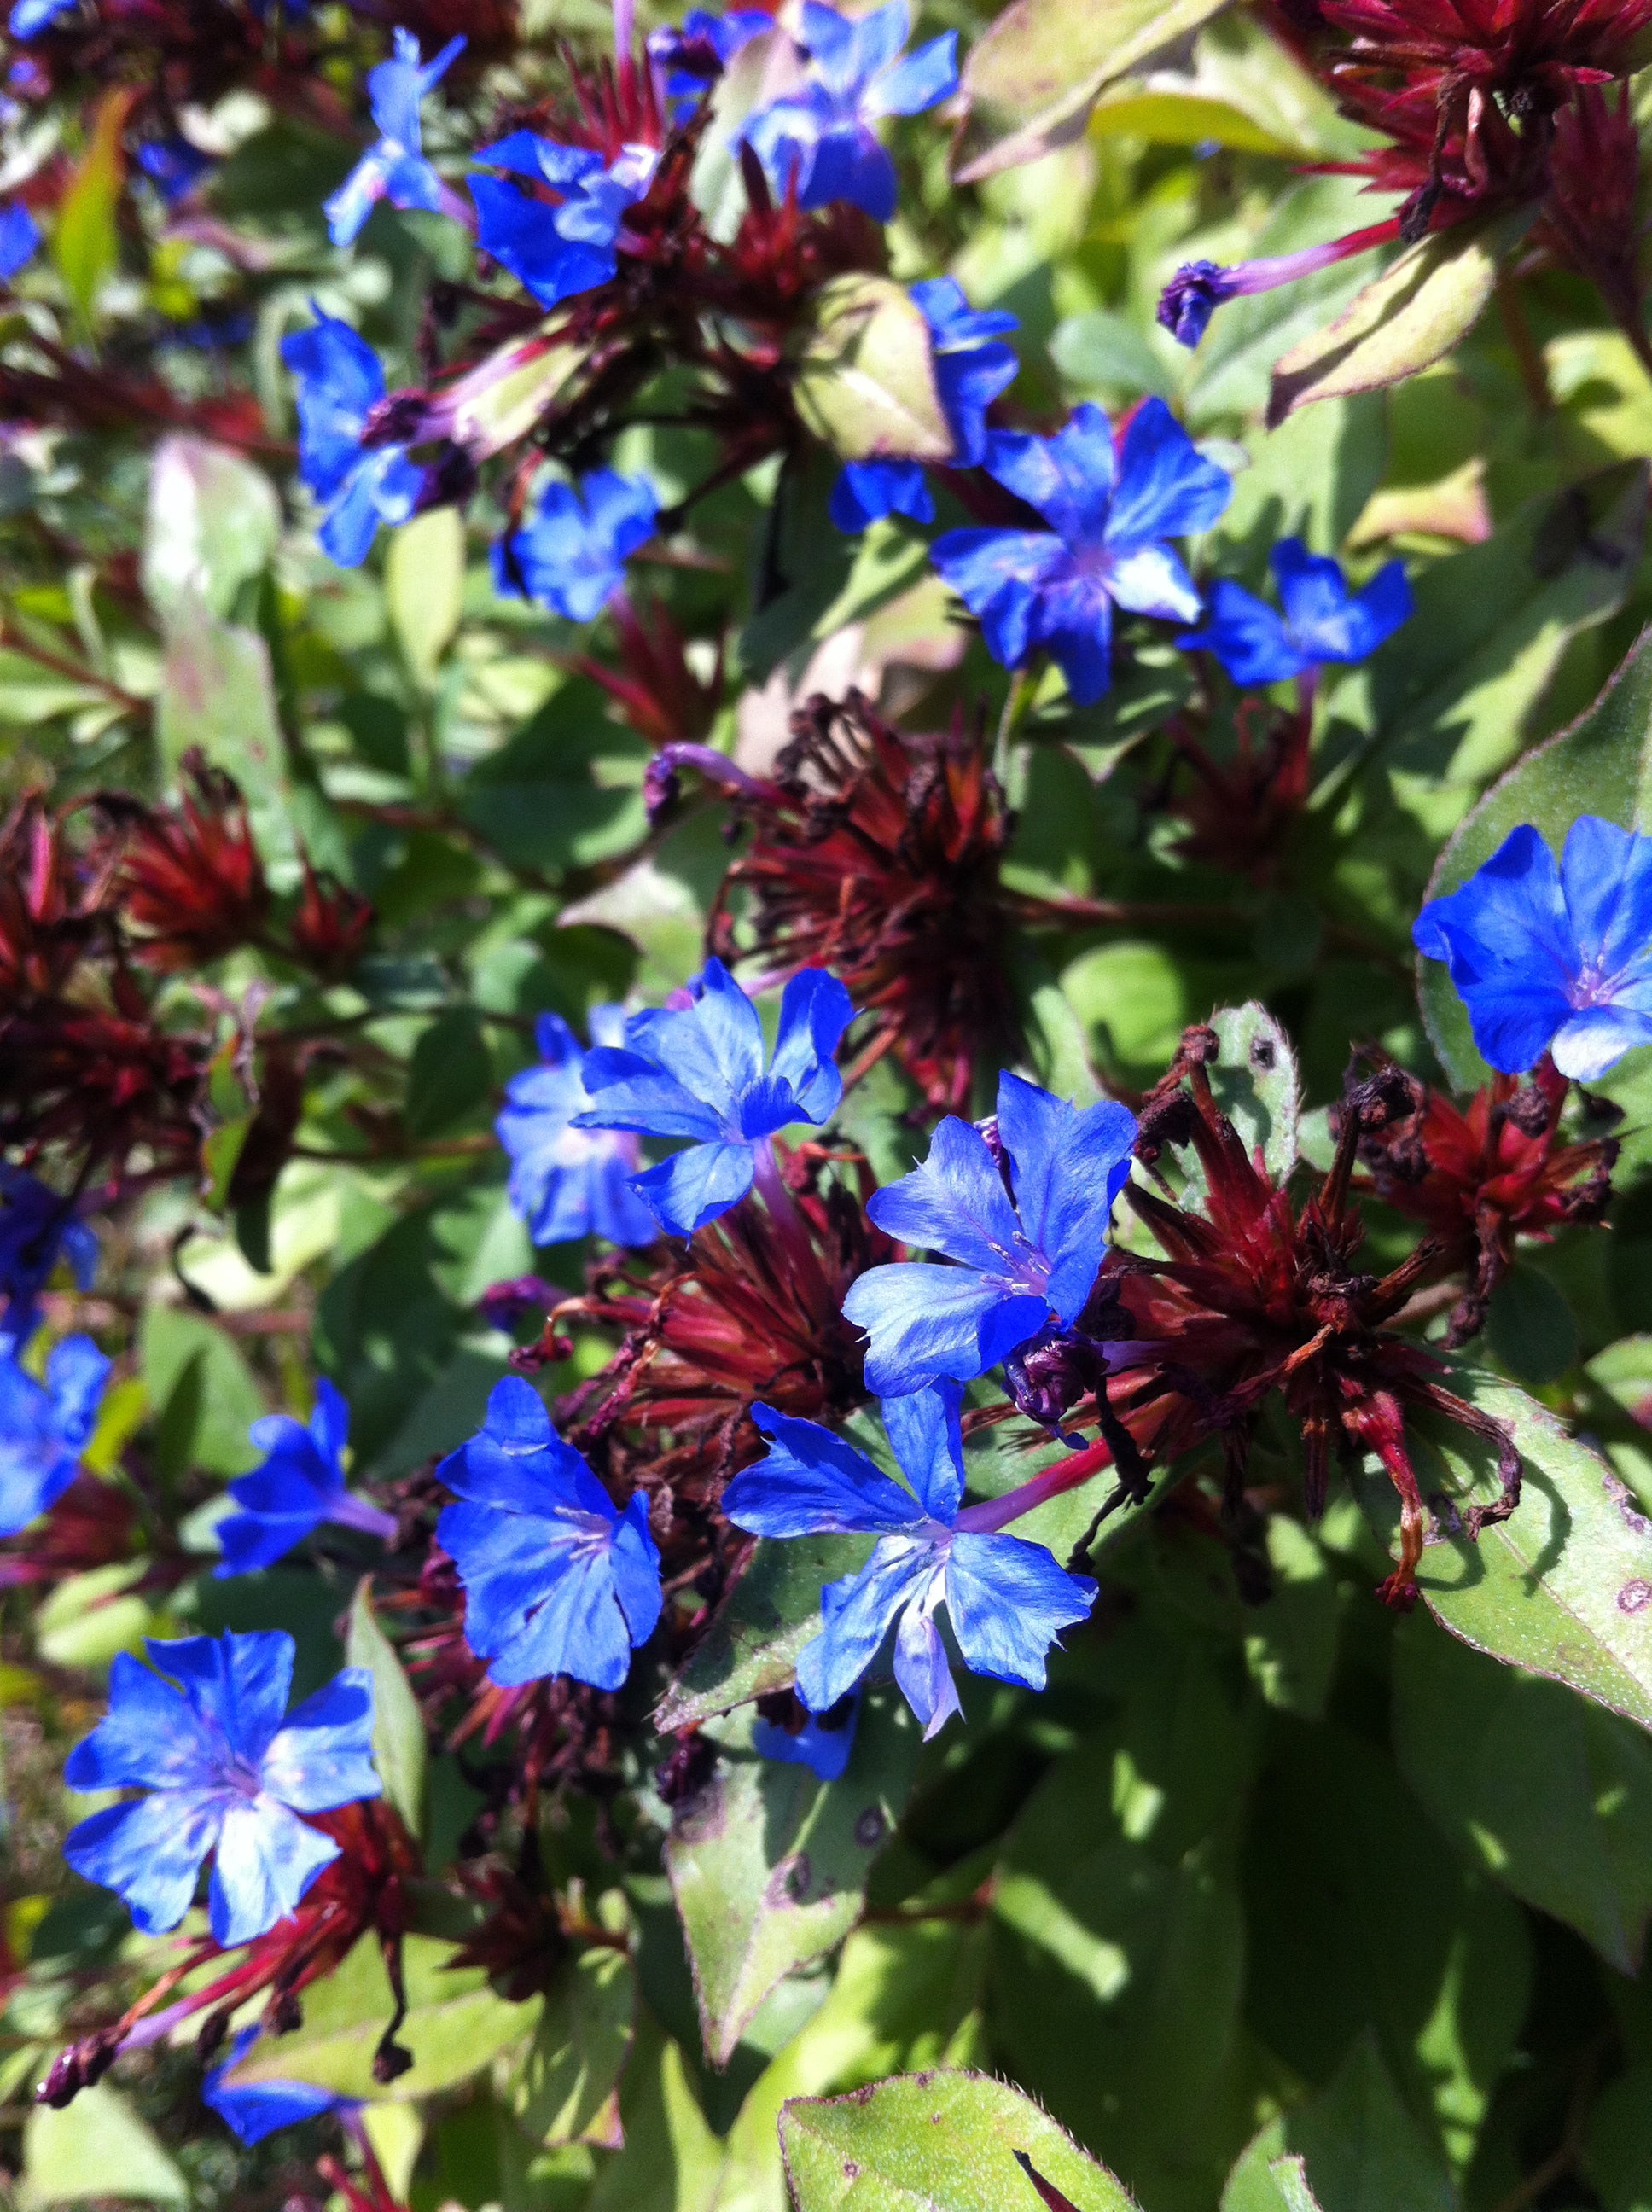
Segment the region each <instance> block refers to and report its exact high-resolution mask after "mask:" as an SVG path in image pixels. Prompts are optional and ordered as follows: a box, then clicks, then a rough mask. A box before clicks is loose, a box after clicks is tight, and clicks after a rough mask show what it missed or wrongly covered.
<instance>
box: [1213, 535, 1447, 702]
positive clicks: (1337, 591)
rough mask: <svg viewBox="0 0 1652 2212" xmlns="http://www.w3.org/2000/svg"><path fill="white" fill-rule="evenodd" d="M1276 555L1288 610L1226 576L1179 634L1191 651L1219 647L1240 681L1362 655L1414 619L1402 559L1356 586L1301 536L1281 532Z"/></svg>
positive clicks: (1266, 679) (1273, 677) (1271, 678)
mask: <svg viewBox="0 0 1652 2212" xmlns="http://www.w3.org/2000/svg"><path fill="white" fill-rule="evenodd" d="M1272 561H1273V574H1274V575H1275V576H1276V577H1277V578H1278V585H1279V599H1280V604H1281V605H1283V607H1284V609H1285V612H1284V614H1283V615H1278V614H1275V612H1274V611H1273V609H1272V607H1271V606H1269V605H1267V604H1266V601H1265V600H1262V599H1258V598H1257V597H1256V595H1255V593H1254V592H1248V591H1247V590H1246V589H1245V587H1244V586H1243V585H1242V584H1236V583H1234V582H1233V581H1232V580H1231V579H1230V578H1229V577H1225V576H1224V577H1223V578H1222V579H1221V580H1219V581H1218V583H1217V584H1216V585H1214V586H1212V592H1211V606H1210V612H1209V613H1208V614H1207V615H1206V618H1205V621H1204V623H1203V625H1202V626H1201V627H1200V629H1194V630H1189V631H1187V633H1186V635H1184V636H1182V637H1181V638H1180V639H1178V640H1177V642H1178V644H1180V645H1181V647H1183V648H1184V649H1185V650H1186V651H1187V652H1192V651H1193V650H1194V649H1195V648H1196V647H1203V648H1204V650H1205V651H1206V652H1209V653H1214V654H1215V655H1216V657H1217V659H1218V660H1219V661H1220V662H1221V664H1222V665H1223V667H1224V668H1225V669H1226V670H1227V671H1228V674H1229V675H1230V677H1232V678H1233V680H1234V682H1235V683H1236V684H1277V683H1278V682H1279V681H1280V680H1281V679H1282V678H1285V677H1290V676H1305V675H1306V674H1307V673H1308V671H1309V669H1311V668H1317V667H1319V666H1321V664H1322V663H1324V662H1325V661H1327V660H1364V659H1365V658H1366V656H1367V655H1368V654H1369V653H1375V652H1376V648H1377V647H1378V646H1379V645H1381V644H1382V642H1383V641H1384V640H1385V639H1387V638H1390V637H1392V636H1393V635H1394V632H1395V630H1397V629H1399V627H1400V623H1403V622H1406V621H1408V620H1409V619H1410V617H1411V611H1412V607H1411V586H1410V585H1409V584H1407V583H1406V568H1405V563H1404V562H1401V561H1390V562H1388V563H1387V564H1386V565H1385V566H1384V567H1383V568H1379V569H1378V570H1377V572H1376V575H1375V576H1373V577H1372V579H1371V580H1370V583H1369V584H1367V585H1366V586H1365V588H1364V591H1363V592H1351V591H1350V590H1349V589H1348V586H1347V584H1346V582H1345V580H1344V577H1343V574H1342V571H1341V569H1340V568H1339V567H1338V566H1337V564H1336V562H1334V561H1327V560H1322V559H1321V558H1320V557H1319V556H1317V555H1316V554H1313V553H1310V552H1309V550H1308V548H1307V547H1306V546H1305V545H1304V544H1303V542H1302V540H1301V538H1281V539H1280V540H1279V542H1278V544H1277V545H1276V546H1275V547H1274V549H1273V554H1272Z"/></svg>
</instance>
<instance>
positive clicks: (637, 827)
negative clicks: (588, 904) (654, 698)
mask: <svg viewBox="0 0 1652 2212" xmlns="http://www.w3.org/2000/svg"><path fill="white" fill-rule="evenodd" d="M647 758H648V747H647V744H644V742H643V741H642V739H641V738H638V737H635V736H634V735H632V733H631V732H629V731H624V730H618V729H616V728H615V727H614V726H613V724H612V723H611V722H610V721H609V720H608V719H607V715H606V713H605V711H604V704H603V697H602V694H601V692H600V691H599V690H598V687H597V686H596V685H595V684H591V683H587V682H586V681H585V680H584V679H582V678H580V679H575V680H573V681H571V682H568V683H565V684H560V685H559V686H558V687H557V689H556V690H555V691H554V692H552V694H551V696H550V698H549V699H548V700H547V701H546V702H545V703H544V706H543V707H541V708H540V709H539V710H538V713H537V714H535V715H533V716H532V718H531V720H529V721H527V722H525V723H524V724H523V726H522V727H521V728H520V729H519V730H518V731H517V732H516V733H515V735H514V736H513V737H512V738H509V739H508V740H507V743H506V744H503V745H501V747H500V749H499V750H498V751H497V752H495V753H491V754H489V757H488V758H487V759H486V760H484V761H482V762H479V763H477V766H476V767H475V768H474V769H472V770H471V774H470V775H468V776H467V777H466V778H465V786H464V789H463V792H462V793H461V794H460V799H459V808H460V811H461V812H462V813H463V815H464V817H465V820H466V822H467V823H470V825H471V828H472V829H476V830H477V831H479V832H480V834H481V835H482V836H483V837H485V838H486V839H487V840H488V842H489V844H490V845H492V846H493V848H495V851H496V852H498V853H499V854H501V857H502V858H503V859H504V860H506V861H507V862H508V863H509V864H510V865H511V866H516V867H529V868H568V867H589V866H592V863H594V862H597V861H599V860H613V859H616V858H617V856H618V855H619V854H622V853H629V851H631V850H632V849H633V848H634V847H635V846H636V845H637V844H638V843H639V842H641V838H642V836H643V835H644V833H645V831H646V830H647V810H646V808H645V807H644V805H643V800H642V774H643V769H644V767H645V766H646V764H647Z"/></svg>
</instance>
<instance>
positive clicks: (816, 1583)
mask: <svg viewBox="0 0 1652 2212" xmlns="http://www.w3.org/2000/svg"><path fill="white" fill-rule="evenodd" d="M871 1548H872V1545H871V1541H870V1539H868V1538H867V1537H865V1536H801V1537H798V1538H796V1539H794V1540H788V1541H783V1542H782V1541H777V1540H772V1541H767V1542H765V1541H763V1539H762V1538H761V1537H760V1538H759V1539H758V1541H757V1546H756V1550H755V1551H754V1552H753V1553H752V1555H751V1563H750V1565H749V1566H748V1567H747V1569H746V1571H745V1572H744V1575H742V1576H741V1577H740V1579H739V1581H738V1583H736V1584H735V1585H734V1588H733V1589H732V1590H731V1591H730V1592H729V1594H728V1595H727V1596H726V1598H725V1599H724V1600H723V1601H722V1603H721V1604H720V1606H719V1607H718V1608H717V1611H716V1612H715V1613H714V1614H713V1615H712V1619H711V1622H710V1625H709V1626H708V1628H707V1630H706V1633H705V1636H704V1638H702V1640H701V1644H700V1645H699V1647H698V1649H697V1650H695V1653H694V1656H693V1657H692V1658H691V1659H690V1660H689V1662H688V1664H687V1666H686V1667H684V1668H683V1671H682V1673H681V1674H679V1675H678V1676H677V1680H675V1681H674V1682H673V1683H672V1684H671V1687H670V1688H669V1689H668V1690H667V1691H666V1692H665V1697H664V1698H663V1699H661V1700H660V1705H659V1711H657V1712H656V1713H655V1715H654V1726H655V1727H656V1728H657V1729H659V1731H660V1733H661V1734H662V1735H669V1734H670V1733H671V1731H672V1730H673V1729H683V1728H692V1727H694V1726H695V1725H696V1724H697V1723H700V1722H701V1721H707V1720H710V1719H712V1718H713V1717H714V1716H715V1715H717V1714H718V1713H726V1712H730V1711H732V1710H733V1708H734V1707H735V1706H736V1705H744V1704H745V1703H747V1702H748V1701H749V1700H750V1699H753V1698H760V1697H762V1696H764V1695H765V1694H766V1693H767V1692H768V1691H770V1690H784V1689H787V1688H789V1687H790V1686H791V1684H792V1681H793V1679H794V1677H795V1675H796V1674H797V1659H798V1653H799V1651H800V1650H802V1648H803V1646H804V1645H805V1644H806V1643H807V1642H808V1641H809V1639H810V1638H811V1636H815V1635H817V1634H818V1633H819V1631H820V1593H821V1589H822V1588H823V1585H824V1584H825V1583H831V1582H836V1581H837V1580H838V1578H839V1577H840V1576H842V1575H847V1574H853V1572H854V1571H855V1570H856V1569H857V1568H858V1567H859V1566H860V1565H863V1563H864V1562H865V1558H866V1555H867V1553H868V1552H869V1551H870V1550H871Z"/></svg>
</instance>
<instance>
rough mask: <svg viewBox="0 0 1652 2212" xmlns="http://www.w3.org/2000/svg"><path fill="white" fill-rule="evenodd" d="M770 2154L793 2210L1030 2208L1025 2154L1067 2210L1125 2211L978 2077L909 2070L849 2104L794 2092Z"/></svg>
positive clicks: (1123, 2200) (1118, 2198)
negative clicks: (775, 2155) (779, 2160)
mask: <svg viewBox="0 0 1652 2212" xmlns="http://www.w3.org/2000/svg"><path fill="white" fill-rule="evenodd" d="M780 2148H781V2151H782V2153H783V2154H784V2155H785V2159H786V2173H787V2180H788V2181H789V2182H790V2183H791V2185H792V2193H793V2198H794V2200H795V2202H796V2204H797V2208H798V2212H835V2208H836V2207H837V2206H839V2205H848V2204H851V2203H852V2204H853V2212H917V2208H919V2207H920V2206H921V2207H922V2208H923V2212H1006V2208H1008V2207H1010V2206H1022V2205H1025V2206H1029V2207H1032V2206H1036V2203H1037V2201H1038V2200H1037V2197H1036V2192H1035V2191H1033V2189H1032V2188H1031V2186H1030V2185H1029V2182H1028V2180H1027V2178H1026V2175H1025V2174H1024V2172H1023V2171H1022V2168H1021V2166H1020V2165H1019V2163H1018V2160H1017V2153H1019V2154H1021V2155H1022V2156H1024V2157H1025V2158H1027V2159H1029V2160H1030V2161H1031V2163H1032V2165H1033V2166H1034V2167H1035V2168H1036V2171H1037V2172H1038V2173H1039V2174H1040V2175H1041V2176H1042V2179H1044V2180H1046V2181H1047V2182H1048V2183H1049V2184H1050V2185H1051V2186H1052V2187H1053V2188H1055V2189H1058V2190H1060V2192H1061V2194H1062V2195H1063V2196H1064V2197H1066V2198H1068V2199H1069V2201H1070V2202H1071V2203H1072V2205H1073V2207H1074V2212H1134V2207H1133V2204H1132V2203H1131V2199H1130V2197H1129V2195H1128V2193H1127V2191H1126V2190H1125V2189H1124V2188H1123V2187H1122V2186H1121V2185H1120V2184H1119V2183H1118V2182H1117V2181H1115V2180H1114V2178H1113V2176H1112V2175H1111V2174H1110V2173H1109V2172H1108V2171H1107V2169H1106V2167H1105V2166H1098V2165H1097V2164H1096V2161H1095V2160H1094V2159H1092V2158H1091V2157H1090V2155H1089V2154H1088V2153H1086V2152H1084V2151H1082V2150H1080V2149H1079V2148H1078V2144H1077V2143H1075V2142H1073V2140H1072V2137H1071V2136H1068V2135H1067V2134H1066V2133H1065V2131H1064V2130H1062V2129H1060V2128H1059V2127H1058V2126H1057V2125H1056V2124H1055V2122H1054V2120H1052V2119H1051V2118H1049V2116H1048V2113H1046V2112H1044V2111H1043V2110H1042V2107H1041V2106H1038V2105H1037V2104H1036V2103H1035V2102H1034V2101H1033V2100H1032V2099H1031V2098H1030V2097H1026V2096H1023V2094H1022V2093H1021V2092H1020V2090H1019V2089H1012V2088H1011V2087H1010V2085H1009V2084H1008V2082H1005V2081H990V2080H988V2079H987V2076H986V2075H981V2074H914V2075H906V2076H904V2077H901V2078H898V2079H896V2080H895V2081H879V2082H878V2083H877V2084H876V2085H875V2086H874V2087H871V2088H869V2089H861V2090H857V2091H856V2093H854V2094H853V2096H849V2097H794V2098H793V2099H792V2100H791V2102H790V2103H789V2104H787V2106H784V2108H783V2109H782V2111H781V2112H780Z"/></svg>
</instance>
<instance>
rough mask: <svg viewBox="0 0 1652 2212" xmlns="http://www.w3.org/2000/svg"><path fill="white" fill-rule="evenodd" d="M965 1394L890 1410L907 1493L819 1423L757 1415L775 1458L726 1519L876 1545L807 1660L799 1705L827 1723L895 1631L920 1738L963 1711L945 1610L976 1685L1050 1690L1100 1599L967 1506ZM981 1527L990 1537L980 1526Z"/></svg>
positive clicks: (754, 1529)
mask: <svg viewBox="0 0 1652 2212" xmlns="http://www.w3.org/2000/svg"><path fill="white" fill-rule="evenodd" d="M962 1395H963V1394H962V1392H961V1391H960V1389H958V1387H957V1384H956V1383H947V1384H941V1385H938V1386H937V1387H936V1388H933V1389H926V1390H920V1391H915V1392H914V1393H913V1394H912V1395H910V1396H908V1397H902V1398H895V1399H890V1400H886V1401H884V1406H883V1408H882V1412H883V1416H884V1427H885V1429H886V1430H887V1431H888V1432H889V1439H890V1443H891V1445H892V1446H893V1447H894V1450H895V1455H896V1460H897V1461H898V1462H899V1463H900V1467H901V1470H902V1474H904V1475H905V1476H906V1478H907V1480H908V1482H909V1483H910V1485H911V1488H910V1490H906V1489H903V1488H902V1486H901V1485H900V1484H899V1483H897V1482H896V1481H894V1480H891V1478H890V1476H888V1475H886V1474H882V1473H880V1472H879V1470H878V1468H876V1467H875V1466H874V1465H873V1463H872V1461H871V1460H869V1459H868V1458H866V1456H865V1454H864V1453H861V1452H859V1451H857V1450H856V1449H854V1447H853V1445H852V1444H849V1443H846V1442H845V1441H844V1440H843V1438H842V1437H837V1436H834V1435H833V1433H832V1431H830V1430H829V1429H824V1428H822V1427H821V1426H820V1425H819V1424H818V1423H817V1422H815V1421H800V1420H797V1419H793V1418H791V1417H790V1416H788V1415H787V1414H784V1413H776V1412H775V1410H774V1407H772V1406H754V1407H752V1409H751V1418H752V1419H753V1420H754V1421H755V1422H756V1425H757V1427H758V1428H759V1429H760V1430H761V1431H762V1434H763V1435H764V1436H765V1437H768V1440H769V1449H768V1456H767V1458H765V1459H762V1460H759V1461H758V1462H757V1464H756V1466H755V1467H750V1468H746V1469H745V1470H744V1472H743V1473H741V1474H737V1475H736V1476H735V1478H734V1480H733V1481H732V1482H731V1483H730V1484H729V1486H728V1488H727V1489H726V1491H725V1492H724V1493H723V1511H724V1513H725V1515H726V1516H727V1518H728V1519H729V1520H730V1521H732V1522H733V1523H734V1525H735V1527H736V1528H745V1529H749V1530H750V1532H751V1534H754V1535H757V1536H768V1537H787V1536H815V1535H825V1534H834V1535H843V1534H856V1535H859V1534H865V1535H875V1536H876V1537H877V1539H878V1541H877V1543H876V1544H875V1545H874V1547H873V1548H872V1557H871V1558H870V1559H868V1560H867V1561H866V1564H865V1566H864V1567H862V1568H861V1569H860V1571H859V1573H858V1574H853V1575H848V1576H846V1577H844V1579H843V1580H842V1581H841V1582H836V1583H828V1584H827V1586H826V1587H825V1589H823V1590H822V1592H821V1594H820V1603H821V1619H822V1626H821V1632H820V1634H819V1635H818V1636H817V1637H815V1638H813V1639H812V1640H811V1642H810V1643H808V1644H805V1645H804V1647H803V1649H802V1650H801V1651H800V1652H799V1654H798V1677H797V1686H798V1695H799V1698H800V1699H802V1701H803V1703H804V1704H805V1705H806V1706H807V1707H808V1709H809V1711H811V1712H812V1713H823V1712H825V1711H828V1710H829V1708H830V1707H831V1706H833V1705H835V1704H836V1703H837V1701H838V1699H840V1698H842V1697H846V1696H847V1694H848V1692H850V1691H851V1690H853V1688H854V1686H855V1685H856V1684H857V1683H858V1682H859V1681H860V1680H862V1678H863V1677H864V1676H865V1674H866V1672H867V1670H868V1668H871V1667H872V1665H873V1663H874V1662H875V1661H876V1660H877V1658H878V1653H879V1652H880V1650H882V1649H883V1647H884V1640H885V1638H887V1637H888V1636H889V1635H890V1632H891V1630H892V1631H893V1632H894V1639H895V1654H894V1656H895V1679H896V1682H898V1683H899V1685H900V1686H901V1690H902V1694H903V1695H904V1696H905V1698H906V1700H907V1702H908V1705H910V1706H911V1707H912V1710H913V1711H914V1713H916V1715H917V1716H918V1718H919V1720H920V1722H921V1723H923V1730H924V1736H925V1740H926V1741H927V1740H928V1738H929V1737H931V1736H932V1735H934V1734H935V1733H936V1731H937V1730H938V1729H940V1728H942V1727H944V1725H945V1723H946V1722H947V1721H948V1720H949V1719H951V1716H952V1715H953V1714H954V1713H956V1712H957V1711H959V1705H958V1693H957V1686H956V1685H955V1684H954V1682H953V1680H952V1670H951V1666H950V1665H949V1663H948V1660H947V1653H946V1647H945V1644H944V1643H943V1641H942V1638H941V1632H940V1627H939V1624H938V1621H937V1619H936V1615H937V1613H938V1611H939V1609H940V1607H942V1606H943V1605H944V1607H945V1608H946V1613H947V1618H948V1620H950V1622H951V1627H952V1634H953V1637H954V1639H955V1640H956V1642H957V1647H958V1650H959V1651H960V1653H961V1654H962V1655H963V1662H964V1665H965V1666H966V1667H967V1668H969V1671H970V1673H971V1674H986V1675H989V1676H991V1677H992V1679H993V1680H994V1681H999V1682H1018V1683H1020V1684H1022V1685H1023V1686H1024V1687H1025V1688H1027V1689H1029V1690H1042V1688H1043V1686H1044V1673H1045V1660H1046V1655H1047V1654H1048V1650H1049V1647H1050V1645H1051V1644H1052V1643H1054V1641H1055V1639H1056V1638H1057V1636H1058V1635H1059V1633H1060V1631H1061V1630H1062V1629H1063V1628H1066V1627H1069V1626H1071V1625H1072V1623H1073V1622H1074V1621H1078V1620H1083V1619H1084V1616H1085V1615H1086V1614H1087V1613H1088V1612H1089V1611H1090V1606H1091V1604H1092V1602H1093V1601H1094V1600H1095V1595H1096V1585H1095V1583H1093V1582H1092V1581H1090V1578H1089V1577H1088V1576H1085V1575H1072V1574H1069V1573H1068V1572H1067V1571H1066V1569H1065V1568H1064V1567H1062V1566H1060V1565H1058V1564H1057V1562H1056V1560H1055V1559H1054V1558H1053V1557H1052V1555H1051V1554H1050V1553H1048V1551H1046V1550H1045V1548H1044V1547H1043V1546H1042V1544H1034V1543H1029V1541H1027V1540H1026V1538H1025V1537H1023V1536H1006V1535H1004V1534H999V1533H998V1532H997V1531H996V1529H994V1528H991V1527H990V1525H989V1524H990V1523H991V1522H993V1519H994V1516H993V1511H992V1509H991V1507H990V1506H989V1507H987V1508H986V1509H984V1510H982V1509H969V1508H965V1509H963V1510H960V1508H961V1507H962V1506H963V1438H962V1437H961V1435H960V1432H959V1427H958V1408H959V1405H960V1401H961V1399H962ZM972 1515H973V1517H974V1518H975V1520H978V1521H980V1522H981V1523H982V1524H983V1525H982V1526H981V1528H976V1527H974V1526H972Z"/></svg>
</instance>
